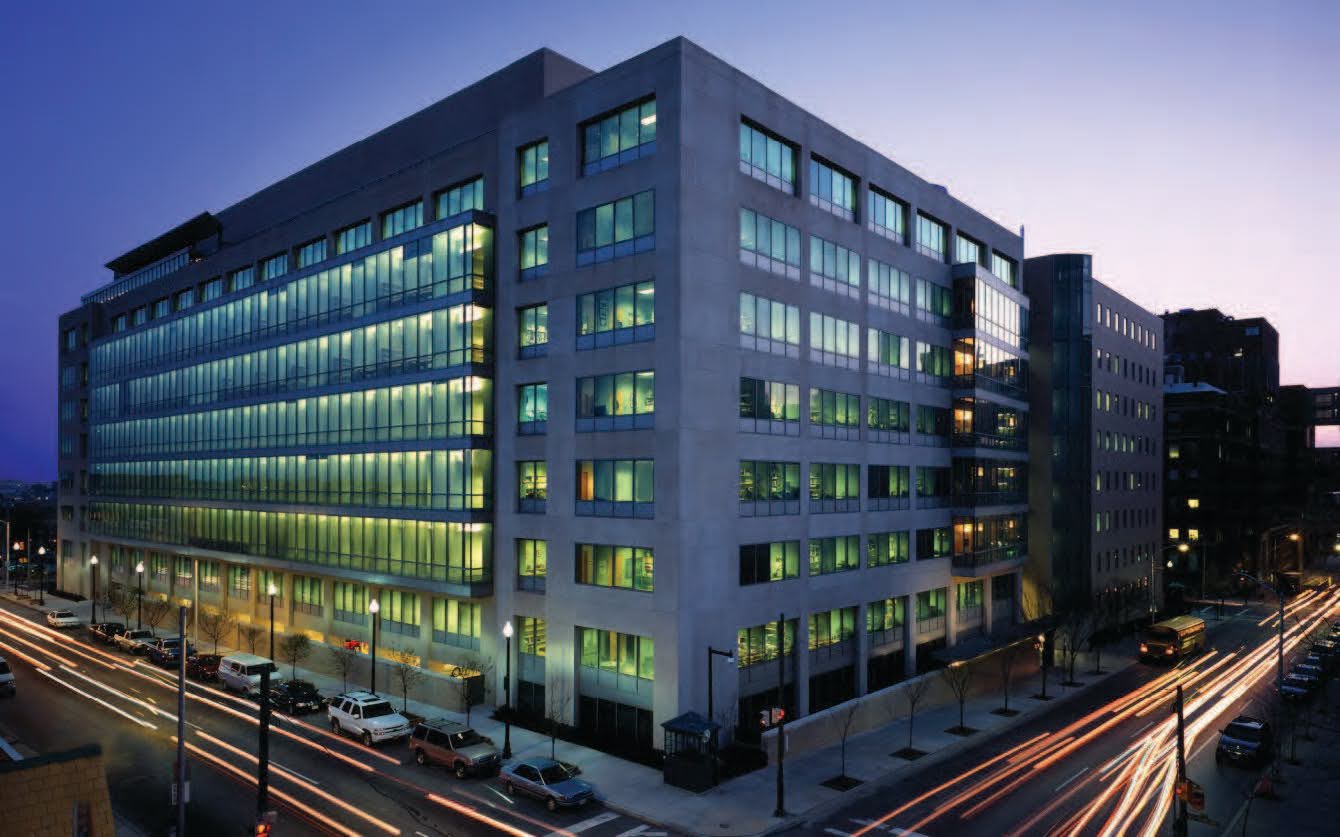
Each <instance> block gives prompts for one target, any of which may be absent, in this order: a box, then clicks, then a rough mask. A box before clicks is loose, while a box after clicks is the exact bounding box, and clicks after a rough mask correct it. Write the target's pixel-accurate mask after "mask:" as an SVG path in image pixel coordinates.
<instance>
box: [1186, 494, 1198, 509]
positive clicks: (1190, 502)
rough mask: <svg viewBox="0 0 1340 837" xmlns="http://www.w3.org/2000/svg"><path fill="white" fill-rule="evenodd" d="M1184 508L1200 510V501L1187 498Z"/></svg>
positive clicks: (1194, 498)
mask: <svg viewBox="0 0 1340 837" xmlns="http://www.w3.org/2000/svg"><path fill="white" fill-rule="evenodd" d="M1186 507H1187V508H1189V509H1198V508H1200V500H1199V499H1198V498H1196V497H1189V498H1187V501H1186Z"/></svg>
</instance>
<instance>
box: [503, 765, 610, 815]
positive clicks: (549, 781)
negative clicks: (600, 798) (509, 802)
mask: <svg viewBox="0 0 1340 837" xmlns="http://www.w3.org/2000/svg"><path fill="white" fill-rule="evenodd" d="M498 781H500V782H502V784H503V787H505V788H506V789H507V793H508V795H509V796H511V795H515V794H516V793H518V792H520V793H524V794H528V795H530V796H533V797H535V798H536V799H538V800H540V801H541V802H543V803H544V807H546V808H548V809H549V810H550V811H557V810H558V809H559V808H577V807H580V806H582V805H585V804H586V803H588V802H590V801H591V800H592V799H594V798H595V795H596V791H595V788H593V787H591V785H590V783H589V782H585V781H583V780H581V779H575V778H573V776H572V773H571V772H569V771H568V769H567V768H566V767H564V766H563V765H561V764H559V763H558V762H556V761H554V760H553V759H545V758H535V759H525V760H524V761H518V762H514V763H512V764H509V765H507V766H506V767H504V768H503V769H502V772H501V773H500V774H499V776H498Z"/></svg>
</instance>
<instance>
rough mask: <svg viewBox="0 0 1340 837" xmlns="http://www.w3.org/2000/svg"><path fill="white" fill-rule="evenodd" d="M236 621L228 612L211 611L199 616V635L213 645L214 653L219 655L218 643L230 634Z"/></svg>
mask: <svg viewBox="0 0 1340 837" xmlns="http://www.w3.org/2000/svg"><path fill="white" fill-rule="evenodd" d="M236 625H237V619H236V618H235V617H234V616H233V615H232V614H231V613H229V612H228V611H226V610H224V611H211V612H206V613H202V614H200V633H202V634H204V635H205V639H207V640H209V641H210V642H212V643H214V653H215V654H217V653H219V643H220V642H222V641H223V638H224V637H225V636H227V635H228V634H230V633H232V631H233V628H234V627H235V626H236Z"/></svg>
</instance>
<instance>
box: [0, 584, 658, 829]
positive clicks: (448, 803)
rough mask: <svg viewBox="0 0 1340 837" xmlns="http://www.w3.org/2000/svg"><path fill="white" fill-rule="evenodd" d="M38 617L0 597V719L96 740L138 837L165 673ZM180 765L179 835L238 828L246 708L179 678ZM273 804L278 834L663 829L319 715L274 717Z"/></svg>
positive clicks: (36, 737) (249, 743) (162, 716)
mask: <svg viewBox="0 0 1340 837" xmlns="http://www.w3.org/2000/svg"><path fill="white" fill-rule="evenodd" d="M39 620H40V615H39V614H36V613H34V612H32V611H30V610H27V609H24V608H21V607H18V606H15V605H12V604H11V603H8V602H5V603H4V604H3V605H0V654H2V655H3V656H4V657H5V658H6V659H8V660H9V662H10V663H11V665H12V666H13V667H14V671H15V673H16V678H17V682H18V694H17V696H16V697H14V698H7V699H4V700H2V701H0V724H3V725H5V726H6V727H8V728H9V729H10V730H11V731H12V732H13V733H14V734H16V735H18V736H19V737H20V738H21V739H22V740H23V741H24V743H26V744H28V745H29V746H30V747H32V748H34V749H36V750H37V751H39V752H50V751H55V750H61V749H66V748H71V747H75V746H79V745H82V744H87V743H90V742H96V743H98V744H100V745H101V746H102V749H103V754H104V758H105V760H106V764H107V773H108V783H109V786H110V790H111V797H112V805H113V807H114V809H115V810H116V812H117V814H118V816H120V817H121V818H123V819H124V820H126V821H127V822H129V823H130V824H132V825H134V826H135V827H136V828H138V829H140V830H141V831H142V832H144V833H145V834H149V835H161V834H167V833H169V831H170V830H171V829H172V828H173V827H174V826H175V822H176V813H175V809H174V808H173V807H172V806H171V804H170V799H169V794H170V784H171V779H172V768H173V764H174V761H175V752H176V743H175V742H176V739H175V736H176V729H177V718H176V705H177V703H176V701H177V695H176V680H175V677H174V673H171V672H167V671H164V670H163V669H160V668H157V667H154V666H152V665H150V664H149V663H147V662H145V661H144V660H143V659H142V658H135V657H130V656H128V655H124V654H120V653H118V652H116V651H113V650H110V649H107V648H105V647H102V646H92V645H89V644H88V643H87V642H86V641H85V634H84V633H83V630H84V629H83V628H82V627H81V628H79V629H78V630H77V631H69V632H60V631H55V630H51V629H49V628H47V627H46V626H45V625H44V624H41V623H40V621H39ZM187 683H188V686H187V689H188V691H187V697H188V700H187V706H186V723H187V727H188V729H189V733H188V735H187V749H188V754H187V758H188V762H189V763H190V776H191V789H190V804H189V805H188V806H187V832H188V833H189V834H192V835H211V834H227V835H239V834H249V833H251V831H252V826H253V824H254V820H255V813H256V780H255V774H256V758H255V753H256V752H257V741H258V720H257V716H258V712H257V708H256V705H255V704H254V703H251V702H249V701H246V700H244V699H241V698H237V697H234V696H231V695H227V694H225V693H224V692H222V691H221V690H220V689H218V688H216V687H212V686H206V685H202V684H199V683H196V682H193V681H187ZM274 718H275V724H274V726H273V728H272V731H271V736H270V759H271V763H270V767H271V770H270V774H269V777H270V779H269V780H270V806H269V807H270V808H271V809H272V810H276V811H277V812H278V824H277V825H276V828H275V832H276V833H277V834H284V835H289V834H298V835H307V834H340V835H360V834H378V833H381V834H392V835H397V834H404V835H418V837H432V835H475V834H495V833H505V834H510V835H514V837H526V836H527V835H553V834H559V835H566V834H575V833H577V832H581V833H582V834H584V835H589V836H590V837H615V835H620V837H635V836H636V837H653V836H654V835H659V834H664V833H665V832H663V831H655V830H652V828H651V827H650V826H648V825H646V824H645V823H642V822H639V821H637V820H635V819H633V818H631V817H627V816H624V815H621V814H617V813H615V812H613V811H607V810H604V809H603V807H602V806H600V805H599V804H598V803H597V804H595V805H593V806H587V807H585V808H583V809H580V810H578V811H574V812H563V811H559V812H557V813H555V814H550V813H548V812H547V811H545V809H544V807H543V806H542V805H540V804H539V803H538V802H535V801H534V800H531V799H522V798H516V799H514V798H509V797H508V796H507V795H506V794H505V793H504V792H503V788H502V787H501V786H500V785H498V784H497V783H496V782H495V781H493V780H492V779H470V780H465V781H458V780H456V779H455V778H453V777H452V776H450V775H449V774H448V773H447V772H446V771H444V770H441V769H437V768H423V767H419V766H417V765H415V764H414V763H413V761H412V760H411V759H410V757H409V749H408V747H407V746H406V745H405V743H404V742H403V741H396V742H390V743H387V744H385V745H383V746H381V747H376V748H367V747H364V746H363V745H361V744H359V743H358V742H356V741H354V740H353V739H351V738H347V737H340V736H336V735H334V734H332V733H331V732H330V731H329V730H328V729H327V728H326V727H325V725H324V724H325V715H324V714H313V715H310V716H307V717H306V718H304V719H298V718H292V717H288V716H285V715H282V714H281V713H278V712H276V713H275V714H274Z"/></svg>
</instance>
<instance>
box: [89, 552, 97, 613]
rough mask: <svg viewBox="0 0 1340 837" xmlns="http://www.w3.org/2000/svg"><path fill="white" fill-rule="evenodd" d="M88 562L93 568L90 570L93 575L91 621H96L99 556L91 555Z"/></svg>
mask: <svg viewBox="0 0 1340 837" xmlns="http://www.w3.org/2000/svg"><path fill="white" fill-rule="evenodd" d="M88 563H89V566H91V567H92V568H93V569H92V570H90V574H91V575H92V576H93V599H92V602H93V618H92V619H91V620H90V621H91V622H94V623H96V622H97V621H98V556H96V555H94V556H92V557H90V558H89V559H88Z"/></svg>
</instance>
